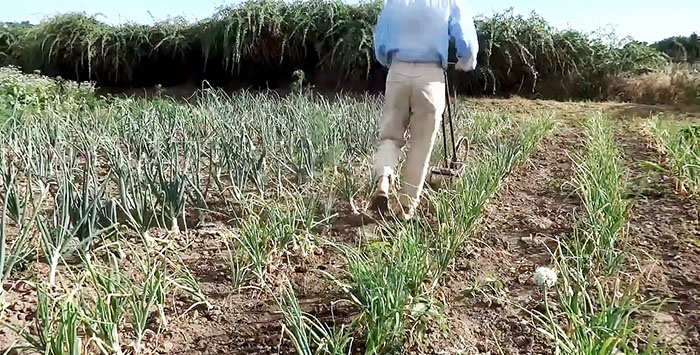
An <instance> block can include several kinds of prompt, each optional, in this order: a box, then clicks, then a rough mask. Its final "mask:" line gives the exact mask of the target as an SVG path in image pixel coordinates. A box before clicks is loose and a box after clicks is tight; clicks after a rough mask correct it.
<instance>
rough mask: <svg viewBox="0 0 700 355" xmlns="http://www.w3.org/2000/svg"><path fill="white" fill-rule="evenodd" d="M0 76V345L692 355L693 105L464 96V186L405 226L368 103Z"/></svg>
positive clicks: (696, 139)
mask: <svg viewBox="0 0 700 355" xmlns="http://www.w3.org/2000/svg"><path fill="white" fill-rule="evenodd" d="M0 79H1V80H0V122H1V123H2V128H1V129H2V134H1V135H0V151H1V152H2V154H0V174H1V175H2V179H1V187H2V195H1V196H2V204H1V205H0V206H2V211H3V213H2V223H1V226H2V228H0V241H1V245H0V268H1V270H2V272H0V275H2V277H3V279H2V281H3V285H4V287H3V290H2V297H1V299H2V303H1V307H2V322H3V327H2V328H0V348H9V347H11V346H17V347H20V348H22V349H26V350H27V351H34V352H39V353H43V354H131V353H139V354H148V353H160V354H177V353H179V354H195V353H196V354H278V353H281V354H292V353H297V354H348V353H352V354H365V353H367V354H377V353H382V354H387V353H421V354H476V353H489V354H550V353H551V354H638V353H644V354H660V353H672V354H697V353H700V350H699V349H700V294H699V293H698V292H699V291H698V289H699V287H700V222H699V221H700V218H699V215H698V214H699V212H698V211H699V209H700V199H698V196H699V194H700V191H699V190H698V189H699V186H700V128H699V127H700V122H699V121H700V118H699V117H700V114H698V112H700V110H695V109H692V108H685V109H683V110H680V109H677V108H673V107H663V106H658V105H657V106H641V105H633V104H619V103H559V102H552V101H539V100H525V99H517V98H516V99H509V100H505V99H459V100H458V101H457V102H456V112H455V116H456V125H457V127H458V131H459V132H460V134H461V135H464V136H466V137H467V139H468V142H469V148H468V150H467V151H463V152H460V155H461V157H463V159H465V160H466V161H467V162H468V165H467V170H466V173H465V175H464V176H463V177H462V178H461V180H460V181H459V183H458V184H457V185H456V186H455V187H454V188H453V189H447V190H443V189H440V190H432V189H430V190H428V191H427V192H426V196H425V201H424V202H423V204H422V210H421V211H420V213H419V216H418V218H417V220H416V221H415V222H413V223H399V222H394V221H379V220H376V219H374V218H372V215H371V214H368V213H367V212H366V209H367V206H368V203H369V198H370V196H371V192H372V191H371V189H372V184H371V181H370V180H369V177H370V163H371V155H372V152H373V147H374V142H375V134H376V129H377V120H378V118H379V114H380V110H381V103H382V100H381V98H375V97H371V96H363V97H351V96H347V95H346V96H337V97H332V98H324V97H322V96H320V95H317V94H314V93H312V92H309V91H306V90H304V89H298V90H296V91H294V92H292V93H290V94H289V95H286V96H278V95H276V94H274V93H252V92H247V91H237V92H235V93H233V94H231V95H227V94H226V93H224V92H223V91H218V90H213V89H211V90H209V89H208V90H203V91H200V92H198V94H197V95H196V96H195V97H192V98H190V99H189V100H175V99H168V98H165V97H156V98H152V99H139V98H116V97H107V98H98V97H96V96H95V95H94V94H93V90H92V88H91V87H89V86H88V87H85V86H78V85H77V84H74V83H71V82H61V83H60V84H59V83H57V82H55V81H53V80H50V79H46V78H43V77H38V76H30V75H25V74H20V73H19V72H18V71H15V70H13V69H11V68H0ZM440 139H441V137H440ZM438 142H440V141H438ZM441 147H442V145H441V144H437V147H436V148H437V151H436V152H435V155H434V158H435V159H434V162H435V163H436V164H438V163H439V159H440V157H441ZM541 266H546V267H550V268H552V269H553V270H555V271H556V274H557V280H556V283H553V284H549V285H537V284H536V283H535V282H534V277H533V274H534V273H535V271H536V270H537V268H539V267H541ZM13 351H17V350H11V351H10V352H9V353H17V352H13Z"/></svg>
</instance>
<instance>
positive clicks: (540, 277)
mask: <svg viewBox="0 0 700 355" xmlns="http://www.w3.org/2000/svg"><path fill="white" fill-rule="evenodd" d="M535 283H536V284H537V286H540V287H547V288H549V287H554V285H555V284H556V283H557V273H556V272H555V271H554V270H552V269H550V268H548V267H544V266H541V267H538V268H537V270H535Z"/></svg>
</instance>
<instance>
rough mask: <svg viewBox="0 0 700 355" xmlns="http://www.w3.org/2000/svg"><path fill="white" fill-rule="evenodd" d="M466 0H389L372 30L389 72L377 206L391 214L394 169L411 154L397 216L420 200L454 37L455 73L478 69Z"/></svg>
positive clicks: (377, 164) (380, 141)
mask: <svg viewBox="0 0 700 355" xmlns="http://www.w3.org/2000/svg"><path fill="white" fill-rule="evenodd" d="M465 1H466V0H384V7H383V8H382V10H381V12H380V14H379V16H378V19H377V26H376V29H375V37H374V51H375V56H376V58H377V60H378V61H379V62H380V63H381V64H382V65H384V66H385V67H389V73H388V76H387V79H386V91H385V101H384V107H383V111H382V117H381V119H380V127H379V136H378V146H377V151H376V155H375V157H374V177H375V181H376V183H377V186H376V193H375V196H374V200H373V203H372V205H373V208H374V209H377V210H378V211H379V212H380V213H385V212H386V211H387V210H388V203H389V193H390V188H391V186H392V185H394V180H395V173H394V169H395V168H396V166H397V165H398V162H399V155H400V153H401V149H402V148H403V147H404V145H405V144H406V139H405V138H404V137H405V134H406V132H407V131H408V133H409V135H410V138H409V141H408V143H409V149H408V150H407V157H406V161H405V162H404V165H403V167H402V171H401V175H402V176H401V182H402V186H401V189H400V193H399V198H398V200H399V203H400V205H401V211H400V213H399V217H400V218H403V219H406V220H407V219H410V218H412V217H413V214H414V213H415V210H416V208H417V207H418V204H419V202H420V195H421V192H422V190H423V185H424V182H425V177H426V175H427V172H428V165H429V160H430V156H431V154H432V150H433V145H434V141H435V137H436V133H437V128H438V125H439V123H440V120H441V119H442V113H443V111H444V110H445V104H446V102H445V90H446V88H445V76H444V70H446V68H447V51H448V45H449V39H450V37H453V38H454V39H455V49H456V52H457V58H458V61H457V64H456V65H455V67H456V69H458V70H462V71H470V70H474V69H475V68H476V55H477V53H478V51H479V42H478V40H477V37H476V29H475V26H474V20H473V19H472V17H471V16H470V15H471V12H470V11H469V10H468V9H467V7H466V3H465Z"/></svg>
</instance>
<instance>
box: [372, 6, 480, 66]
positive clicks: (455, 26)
mask: <svg viewBox="0 0 700 355" xmlns="http://www.w3.org/2000/svg"><path fill="white" fill-rule="evenodd" d="M450 37H454V39H455V50H456V52H457V58H459V59H462V58H464V59H465V60H467V63H469V64H470V65H471V66H472V68H471V70H474V69H475V67H476V60H475V58H476V54H477V53H478V51H479V41H478V39H477V37H476V28H475V26H474V20H473V18H472V16H471V12H470V11H469V9H468V8H467V6H466V0H384V7H383V8H382V10H381V12H380V13H379V16H378V18H377V25H376V27H375V32H374V54H375V56H376V58H377V60H378V61H379V62H380V63H381V64H382V65H384V66H385V67H388V66H389V65H390V64H391V61H392V60H400V61H407V62H435V63H441V64H442V67H443V68H447V51H448V47H449V40H450Z"/></svg>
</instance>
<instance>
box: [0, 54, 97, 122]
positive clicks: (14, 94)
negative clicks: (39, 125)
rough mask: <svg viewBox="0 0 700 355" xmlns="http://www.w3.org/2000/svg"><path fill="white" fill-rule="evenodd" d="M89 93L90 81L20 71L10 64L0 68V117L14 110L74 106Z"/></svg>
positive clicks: (92, 93)
mask: <svg viewBox="0 0 700 355" xmlns="http://www.w3.org/2000/svg"><path fill="white" fill-rule="evenodd" d="M93 95H94V87H93V86H92V85H91V84H86V83H76V82H74V81H66V80H55V79H51V78H49V77H46V76H42V75H38V74H24V73H22V71H20V70H19V68H17V67H14V66H7V67H0V120H4V118H6V117H8V116H9V114H8V112H9V111H12V110H15V109H17V110H25V109H37V110H42V109H46V108H54V107H56V106H57V105H60V104H73V105H76V104H80V103H84V102H85V100H86V99H89V98H92V97H93Z"/></svg>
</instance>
